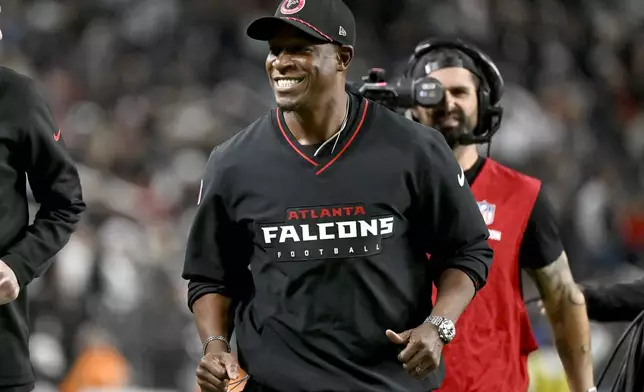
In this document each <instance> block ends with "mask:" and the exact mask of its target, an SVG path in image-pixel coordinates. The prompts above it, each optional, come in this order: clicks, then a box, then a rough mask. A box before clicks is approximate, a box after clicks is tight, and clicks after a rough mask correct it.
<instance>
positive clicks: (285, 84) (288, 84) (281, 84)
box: [277, 79, 300, 88]
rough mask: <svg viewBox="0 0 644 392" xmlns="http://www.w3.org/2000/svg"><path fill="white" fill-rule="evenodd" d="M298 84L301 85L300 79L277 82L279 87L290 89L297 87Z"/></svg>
mask: <svg viewBox="0 0 644 392" xmlns="http://www.w3.org/2000/svg"><path fill="white" fill-rule="evenodd" d="M298 83H300V80H298V79H280V80H278V81H277V87H280V88H289V87H293V86H295V85H296V84H298Z"/></svg>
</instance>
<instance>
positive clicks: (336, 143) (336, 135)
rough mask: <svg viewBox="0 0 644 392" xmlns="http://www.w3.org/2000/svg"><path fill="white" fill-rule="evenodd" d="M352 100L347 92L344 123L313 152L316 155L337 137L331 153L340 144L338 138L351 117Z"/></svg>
mask: <svg viewBox="0 0 644 392" xmlns="http://www.w3.org/2000/svg"><path fill="white" fill-rule="evenodd" d="M350 101H351V97H350V96H349V95H348V94H347V107H346V113H345V114H344V120H342V125H340V130H339V131H338V132H336V133H334V134H333V136H331V137H330V138H328V139H327V140H326V141H325V142H324V143H322V145H321V146H320V147H318V149H317V150H316V151H315V154H313V156H314V157H316V156H318V154H319V153H320V151H322V149H323V148H324V146H326V145H327V144H328V143H329V142H330V141H331V140H333V139H335V143H333V148H332V149H331V154H333V152H334V151H335V146H337V145H338V140H340V134H341V133H342V131H344V128H345V127H346V126H347V120H348V119H349V102H350Z"/></svg>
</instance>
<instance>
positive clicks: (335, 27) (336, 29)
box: [246, 0, 356, 46]
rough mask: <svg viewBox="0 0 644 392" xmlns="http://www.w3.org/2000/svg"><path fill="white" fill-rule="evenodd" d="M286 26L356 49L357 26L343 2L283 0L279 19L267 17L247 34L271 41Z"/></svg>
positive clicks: (331, 0) (255, 24)
mask: <svg viewBox="0 0 644 392" xmlns="http://www.w3.org/2000/svg"><path fill="white" fill-rule="evenodd" d="M284 24H288V25H291V26H293V27H295V28H297V29H298V30H300V31H302V32H304V33H306V34H307V35H309V36H311V37H313V38H316V39H319V40H321V41H326V42H330V43H335V44H340V45H351V46H353V45H354V42H355V38H356V22H355V19H354V18H353V13H352V12H351V10H350V9H349V7H347V5H346V4H344V2H343V1H342V0H283V1H282V2H281V3H280V5H279V7H277V11H275V16H264V17H261V18H259V19H256V20H255V21H254V22H253V23H251V24H250V25H249V26H248V29H247V30H246V34H248V36H249V37H250V38H253V39H256V40H259V41H268V40H270V39H271V38H273V37H274V36H275V34H276V33H277V31H278V29H279V28H280V27H282V26H284Z"/></svg>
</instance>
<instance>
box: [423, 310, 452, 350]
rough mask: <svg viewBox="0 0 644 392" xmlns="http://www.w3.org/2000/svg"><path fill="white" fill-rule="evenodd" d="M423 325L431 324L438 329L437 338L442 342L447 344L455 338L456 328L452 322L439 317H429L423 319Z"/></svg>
mask: <svg viewBox="0 0 644 392" xmlns="http://www.w3.org/2000/svg"><path fill="white" fill-rule="evenodd" d="M423 324H432V325H433V326H435V327H436V328H437V329H438V337H439V338H440V340H441V341H442V342H443V344H447V343H449V342H451V341H452V339H454V336H456V327H455V326H454V323H453V322H452V320H449V319H446V318H445V317H441V316H429V317H427V318H426V319H425V322H424V323H423Z"/></svg>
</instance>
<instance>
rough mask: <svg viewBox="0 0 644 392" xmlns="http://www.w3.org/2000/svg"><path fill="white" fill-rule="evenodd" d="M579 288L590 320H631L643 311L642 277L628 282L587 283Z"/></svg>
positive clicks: (643, 288) (643, 286)
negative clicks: (584, 297)
mask: <svg viewBox="0 0 644 392" xmlns="http://www.w3.org/2000/svg"><path fill="white" fill-rule="evenodd" d="M581 289H582V291H583V293H584V295H585V296H586V309H587V311H588V318H589V319H591V320H594V321H601V322H611V321H633V320H634V319H635V318H636V317H637V316H638V315H639V314H640V313H642V312H644V278H640V279H637V280H634V281H632V282H628V283H603V284H599V283H594V284H593V283H589V284H584V285H581Z"/></svg>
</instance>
